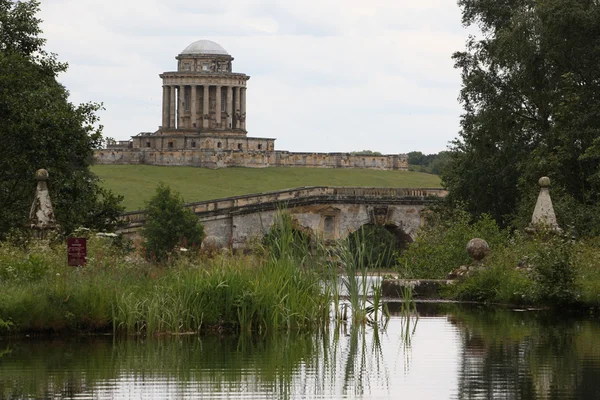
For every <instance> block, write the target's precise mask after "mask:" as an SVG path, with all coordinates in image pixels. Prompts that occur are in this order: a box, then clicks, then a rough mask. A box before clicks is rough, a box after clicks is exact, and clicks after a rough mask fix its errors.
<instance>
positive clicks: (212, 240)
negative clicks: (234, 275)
mask: <svg viewBox="0 0 600 400" xmlns="http://www.w3.org/2000/svg"><path fill="white" fill-rule="evenodd" d="M223 248H225V242H224V240H223V239H221V238H220V237H217V236H207V237H205V238H204V240H202V244H201V245H200V250H201V251H203V252H205V253H217V252H219V251H220V250H221V249H223Z"/></svg>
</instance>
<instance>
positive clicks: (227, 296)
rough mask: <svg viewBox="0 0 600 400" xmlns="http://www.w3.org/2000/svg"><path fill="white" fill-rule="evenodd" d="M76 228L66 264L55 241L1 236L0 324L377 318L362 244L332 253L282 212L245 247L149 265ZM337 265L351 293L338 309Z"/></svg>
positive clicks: (117, 241)
mask: <svg viewBox="0 0 600 400" xmlns="http://www.w3.org/2000/svg"><path fill="white" fill-rule="evenodd" d="M79 234H80V235H87V236H88V258H87V265H86V266H85V267H81V268H73V267H67V266H66V265H65V264H66V247H65V244H64V243H58V244H55V245H52V246H48V245H47V244H46V245H40V244H39V243H36V242H29V243H23V242H22V240H21V243H20V245H19V246H16V245H13V244H10V243H8V242H5V243H0V287H2V290H1V291H0V332H2V331H8V332H20V333H22V332H64V331H102V332H106V331H113V332H115V333H125V334H149V335H152V334H163V333H174V334H178V333H184V332H185V333H188V332H189V333H201V332H205V331H218V332H223V331H226V332H259V333H265V332H273V331H280V330H284V331H288V332H289V331H305V330H313V329H318V328H321V327H324V326H326V325H327V324H328V323H329V322H330V321H331V320H332V319H346V317H348V319H350V318H351V319H352V320H353V322H356V323H359V324H364V323H373V324H376V323H378V322H379V320H380V318H381V319H383V318H385V317H386V316H385V313H384V307H383V306H382V304H381V302H380V301H379V297H380V295H376V296H375V299H374V300H371V299H367V297H366V290H367V286H366V279H367V276H366V271H367V267H368V266H367V265H364V264H362V263H361V261H360V260H364V259H366V257H365V256H364V254H363V252H364V251H366V250H365V249H364V248H365V246H364V243H362V244H363V245H362V246H359V247H360V249H361V250H359V251H355V252H354V253H350V246H349V245H348V242H342V243H339V245H338V246H337V247H336V248H335V252H333V249H327V248H325V247H324V246H323V244H322V242H320V241H318V240H309V238H308V237H305V236H302V235H298V234H297V232H296V231H295V230H294V226H293V221H292V219H291V218H290V217H289V216H288V215H287V214H285V213H282V214H281V215H280V216H279V218H278V219H277V220H276V223H275V224H274V226H273V227H272V229H271V232H270V233H269V235H268V236H267V237H266V238H264V239H263V241H262V242H260V241H256V242H253V244H252V250H253V252H252V255H244V254H241V253H240V254H234V255H232V254H229V252H227V251H226V252H225V253H223V252H218V253H217V254H215V253H212V254H203V253H198V252H195V251H193V250H187V251H181V250H175V251H173V252H171V253H170V255H169V257H168V259H167V260H166V261H164V262H162V263H161V264H158V265H157V264H154V263H151V262H149V261H148V260H146V259H144V258H142V257H141V256H140V255H139V254H140V253H142V252H141V251H136V250H133V249H131V248H130V247H129V246H126V244H127V243H125V244H124V243H123V241H122V239H121V238H120V237H118V236H115V237H107V236H106V235H103V236H101V237H98V236H97V235H92V234H90V233H89V232H88V233H85V232H79ZM313 239H314V238H313ZM357 240H358V239H357ZM359 244H361V243H359ZM335 253H337V254H338V256H337V257H336V256H335V255H334V254H335ZM353 254H356V257H355V256H354V255H353ZM377 262H379V261H377ZM378 266H379V265H378V264H377V265H375V267H378ZM340 268H341V269H342V270H343V271H344V274H345V275H346V277H345V279H343V284H344V285H345V287H346V288H347V289H348V294H349V296H350V297H351V301H350V302H349V303H350V304H349V306H345V308H344V309H345V311H344V313H343V315H342V313H341V311H340V310H341V308H340V304H341V302H342V301H343V300H342V297H341V295H340V291H339V287H340V285H339V284H338V280H339V278H338V272H339V269H340ZM376 292H377V293H380V292H381V290H379V291H376ZM332 304H333V305H335V307H332ZM346 311H348V313H346Z"/></svg>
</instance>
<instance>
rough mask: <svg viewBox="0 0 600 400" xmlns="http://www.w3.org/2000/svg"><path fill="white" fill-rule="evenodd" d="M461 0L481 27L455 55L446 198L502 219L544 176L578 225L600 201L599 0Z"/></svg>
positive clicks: (468, 20)
mask: <svg viewBox="0 0 600 400" xmlns="http://www.w3.org/2000/svg"><path fill="white" fill-rule="evenodd" d="M458 4H459V6H460V7H461V10H462V22H463V24H464V25H466V26H471V25H474V26H476V27H477V28H478V29H479V31H480V34H479V35H478V36H471V37H470V38H469V39H468V41H467V43H466V50H465V51H462V52H457V53H455V54H454V56H453V58H454V60H455V66H456V68H458V69H460V70H461V73H462V81H463V84H462V89H461V92H460V101H461V103H462V105H463V107H464V114H463V115H462V117H461V131H460V137H459V138H458V139H457V140H455V141H454V142H453V144H452V147H451V150H452V154H451V160H450V163H449V166H448V167H447V168H446V170H445V173H444V174H443V176H442V179H443V183H444V184H445V186H446V187H447V188H448V189H450V199H451V200H460V201H462V202H464V203H465V205H466V206H467V208H468V209H469V210H470V211H471V212H472V213H473V214H475V215H480V214H482V213H491V214H492V215H493V216H494V217H495V218H496V219H497V220H498V221H500V222H501V223H502V224H504V225H506V224H509V223H511V222H512V221H514V218H515V217H516V215H517V214H518V211H517V210H518V209H519V208H520V207H521V208H522V207H524V205H525V204H527V205H530V204H531V201H532V198H533V197H534V196H533V193H534V192H536V191H537V190H538V188H537V187H536V186H535V183H536V182H537V180H538V178H540V177H541V176H544V175H545V176H549V177H550V178H551V180H552V183H553V186H554V188H555V189H554V190H553V196H556V197H557V199H558V201H557V203H558V204H559V208H560V205H561V204H562V205H563V206H564V209H565V210H567V208H568V209H571V210H572V209H573V207H576V208H578V209H579V210H583V211H582V212H581V213H579V215H580V218H579V220H580V221H579V222H582V221H583V220H585V219H586V218H585V217H583V218H582V217H581V216H583V215H584V214H586V211H585V210H590V207H594V205H595V204H596V203H597V202H598V200H600V169H599V165H600V164H599V160H600V96H599V94H600V90H599V89H600V69H599V68H598V64H599V63H600V7H599V4H598V1H597V0H503V1H498V0H459V1H458ZM567 204H569V206H568V207H567V206H566V205H567ZM559 214H560V213H559ZM566 214H568V212H566V213H563V215H566ZM571 216H574V214H573V213H571ZM559 217H560V215H559ZM563 222H567V223H574V224H577V223H578V222H577V221H563Z"/></svg>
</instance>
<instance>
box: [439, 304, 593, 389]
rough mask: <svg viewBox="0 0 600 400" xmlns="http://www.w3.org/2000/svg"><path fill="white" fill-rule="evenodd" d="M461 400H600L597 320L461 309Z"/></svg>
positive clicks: (457, 320)
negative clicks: (501, 399)
mask: <svg viewBox="0 0 600 400" xmlns="http://www.w3.org/2000/svg"><path fill="white" fill-rule="evenodd" d="M449 321H451V322H452V323H453V324H455V325H456V326H459V327H460V328H461V329H460V332H461V336H462V338H463V339H462V343H463V351H462V352H461V361H460V362H461V372H460V375H459V376H460V378H459V385H458V397H459V398H461V399H489V398H503V399H559V398H560V399H575V398H576V399H600V379H599V378H600V324H599V321H598V320H592V319H584V318H577V317H574V316H568V315H567V316H565V315H558V314H556V313H549V312H525V311H519V310H517V311H507V310H490V309H470V310H468V311H465V310H461V309H457V310H456V311H454V312H453V314H452V316H450V317H449Z"/></svg>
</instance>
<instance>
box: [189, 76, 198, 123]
mask: <svg viewBox="0 0 600 400" xmlns="http://www.w3.org/2000/svg"><path fill="white" fill-rule="evenodd" d="M191 88H192V94H191V96H190V97H191V101H192V107H191V108H192V122H191V124H190V128H192V129H196V128H197V127H198V116H197V115H196V110H197V109H198V105H197V104H196V92H197V91H198V86H196V85H192V86H191Z"/></svg>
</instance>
